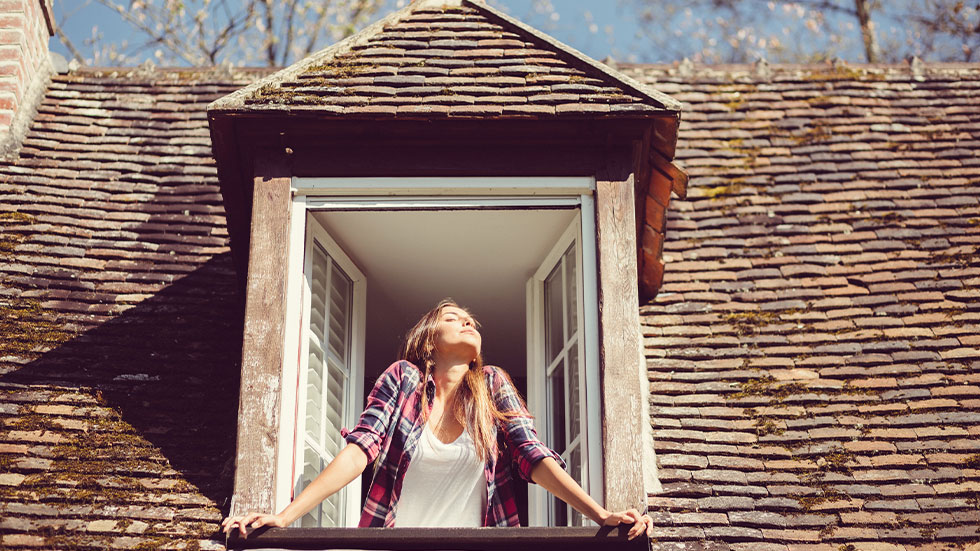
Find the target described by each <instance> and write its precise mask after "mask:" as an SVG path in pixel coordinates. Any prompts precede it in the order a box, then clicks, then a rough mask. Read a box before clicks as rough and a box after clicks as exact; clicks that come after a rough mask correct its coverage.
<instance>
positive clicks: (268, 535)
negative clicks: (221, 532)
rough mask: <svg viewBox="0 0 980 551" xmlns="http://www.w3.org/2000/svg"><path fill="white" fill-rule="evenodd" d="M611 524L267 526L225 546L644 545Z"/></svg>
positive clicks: (471, 550) (577, 549)
mask: <svg viewBox="0 0 980 551" xmlns="http://www.w3.org/2000/svg"><path fill="white" fill-rule="evenodd" d="M627 529H628V527H617V528H606V527H602V528H589V527H578V528H272V529H268V530H264V531H263V530H259V531H256V532H255V533H253V534H250V535H249V536H248V538H247V539H242V538H240V537H239V536H238V534H237V533H233V535H232V537H231V538H229V540H228V542H227V545H228V548H229V549H379V550H380V549H390V550H392V551H403V550H404V551H408V550H419V551H422V550H427V551H429V550H431V551H436V550H440V549H456V550H459V551H497V550H500V551H515V550H519V549H534V550H535V551H585V550H589V551H592V550H597V551H598V550H603V551H604V550H611V551H615V550H623V551H626V550H631V551H641V550H643V551H645V550H649V549H650V540H649V539H648V538H647V537H646V535H645V534H644V535H642V536H640V537H638V538H636V539H635V540H632V541H629V540H627V539H626V533H627Z"/></svg>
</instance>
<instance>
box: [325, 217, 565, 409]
mask: <svg viewBox="0 0 980 551" xmlns="http://www.w3.org/2000/svg"><path fill="white" fill-rule="evenodd" d="M576 212H577V209H571V208H568V209H521V210H515V209H510V210H489V209H484V210H459V209H454V210H427V211H418V210H414V211H407V210H401V211H391V210H388V211H363V210H362V211H319V212H317V213H316V214H315V216H316V218H317V220H318V221H319V222H320V223H321V224H322V225H323V226H324V228H325V229H326V230H327V232H328V233H329V234H330V235H331V236H332V237H333V238H334V240H335V241H337V243H338V244H339V245H340V246H341V248H342V249H344V251H345V252H346V253H347V254H348V256H349V257H350V258H351V260H352V261H353V262H354V263H355V264H356V265H357V266H358V268H359V269H361V271H362V272H364V274H365V277H366V278H367V309H368V316H367V342H366V346H367V349H366V354H365V357H366V364H365V391H366V392H368V391H370V388H371V386H372V385H373V383H374V381H375V379H376V378H377V376H378V375H380V373H381V372H382V371H383V370H384V369H385V368H386V367H387V366H388V365H390V363H391V362H392V361H394V360H395V359H397V352H398V347H399V345H400V343H401V340H402V338H403V336H404V334H405V333H406V332H407V331H408V330H409V328H411V326H412V325H413V324H414V323H415V322H416V321H417V320H418V319H419V318H420V317H421V316H422V315H423V314H424V313H425V312H426V311H428V310H429V309H430V308H432V307H433V306H434V305H435V304H436V303H438V302H439V300H441V299H443V298H446V297H452V298H454V299H455V300H456V301H458V302H459V303H460V304H461V305H462V306H464V307H467V308H469V309H470V310H471V312H472V313H473V315H474V317H475V318H476V319H477V320H478V321H479V322H480V323H481V328H480V332H481V334H482V336H483V352H484V360H485V361H486V363H491V364H495V365H499V366H501V367H503V368H504V369H505V370H507V372H508V373H510V375H511V377H513V378H514V380H515V384H517V386H518V388H519V389H520V390H521V391H522V392H524V391H525V390H526V384H525V381H526V371H527V370H526V354H527V353H526V336H525V335H526V329H525V325H526V320H525V317H526V305H525V296H524V295H525V286H526V282H527V280H528V279H529V278H530V277H531V276H532V275H533V274H534V272H535V271H536V270H537V269H538V267H539V265H540V263H541V261H542V260H544V257H545V256H546V255H547V254H548V252H549V251H550V250H551V248H552V246H553V245H554V244H555V242H556V241H557V240H558V238H559V237H560V236H561V234H562V233H563V232H564V231H565V229H566V228H567V227H568V224H569V223H571V221H572V220H573V219H574V217H575V214H576Z"/></svg>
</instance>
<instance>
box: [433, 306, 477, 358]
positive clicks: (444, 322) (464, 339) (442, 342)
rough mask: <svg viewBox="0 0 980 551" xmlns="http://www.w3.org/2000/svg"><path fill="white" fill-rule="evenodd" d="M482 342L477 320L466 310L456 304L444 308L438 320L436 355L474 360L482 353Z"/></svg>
mask: <svg viewBox="0 0 980 551" xmlns="http://www.w3.org/2000/svg"><path fill="white" fill-rule="evenodd" d="M482 344H483V341H482V337H481V336H480V332H479V331H477V329H476V321H475V320H474V319H473V317H472V316H470V315H469V313H467V312H466V310H463V309H462V308H457V307H455V306H446V307H445V308H443V309H442V312H440V313H439V321H438V322H436V332H435V347H436V355H439V356H443V357H447V356H456V357H459V358H463V359H468V360H469V361H473V360H475V359H476V358H477V356H479V355H480V347H481V345H482Z"/></svg>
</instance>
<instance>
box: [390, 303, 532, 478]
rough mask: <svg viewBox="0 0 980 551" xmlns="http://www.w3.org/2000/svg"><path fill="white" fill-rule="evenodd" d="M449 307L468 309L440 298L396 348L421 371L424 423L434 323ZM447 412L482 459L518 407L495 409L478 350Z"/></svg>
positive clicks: (494, 450) (492, 449)
mask: <svg viewBox="0 0 980 551" xmlns="http://www.w3.org/2000/svg"><path fill="white" fill-rule="evenodd" d="M449 307H453V308H459V309H460V310H463V311H464V312H466V313H467V314H469V311H467V310H466V309H465V308H463V307H461V306H460V305H458V304H456V302H455V301H454V300H452V299H449V298H447V299H443V300H442V301H440V302H439V304H437V305H436V307H435V308H433V309H432V310H429V311H428V312H427V313H426V314H425V315H424V316H422V319H420V320H419V321H418V322H417V323H416V324H415V325H414V326H413V327H412V328H411V329H410V330H409V331H408V333H407V334H406V335H405V341H404V343H403V344H402V348H401V351H400V352H399V358H400V359H402V360H407V361H409V362H411V363H412V364H413V365H415V367H417V368H418V369H419V371H421V374H422V385H423V389H422V422H423V423H424V422H425V421H426V420H427V419H428V415H429V393H428V392H426V391H425V388H424V385H425V382H426V381H427V380H428V377H429V375H431V374H432V370H433V368H434V367H435V359H434V357H435V351H436V346H435V336H436V325H437V324H438V323H439V318H440V316H441V315H442V311H443V310H444V309H446V308H449ZM474 323H475V321H474ZM505 376H506V375H505ZM446 412H448V413H450V414H451V415H452V416H453V418H454V419H455V420H456V421H457V422H459V424H461V425H463V426H464V427H466V430H467V431H469V433H470V436H471V437H472V438H473V442H474V443H475V444H476V452H477V455H479V456H480V457H481V458H483V460H484V461H486V459H487V458H488V457H490V456H491V455H492V454H496V453H497V423H498V422H500V421H506V420H508V419H510V418H512V417H514V416H516V415H519V414H520V412H517V411H506V412H504V411H500V410H499V409H497V404H496V403H494V400H493V397H492V396H491V395H490V391H489V389H488V388H487V380H486V374H484V372H483V355H482V354H477V356H476V358H475V359H473V361H471V362H470V366H469V369H468V370H467V371H466V375H465V376H463V380H462V381H461V382H460V384H459V386H458V387H457V388H456V392H455V393H454V395H453V398H452V402H451V403H449V404H446Z"/></svg>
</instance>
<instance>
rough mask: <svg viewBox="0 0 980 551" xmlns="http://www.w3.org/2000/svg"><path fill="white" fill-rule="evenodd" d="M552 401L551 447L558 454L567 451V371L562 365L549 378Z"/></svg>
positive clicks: (549, 409) (550, 409) (550, 411)
mask: <svg viewBox="0 0 980 551" xmlns="http://www.w3.org/2000/svg"><path fill="white" fill-rule="evenodd" d="M548 384H549V386H550V390H551V392H550V393H549V394H550V396H549V399H550V401H551V403H550V406H551V407H549V408H548V411H549V413H550V414H551V447H552V448H553V449H554V450H555V451H557V452H558V453H562V452H564V451H565V369H564V366H562V365H561V364H559V365H558V367H557V368H556V369H555V371H554V372H553V373H552V374H551V376H550V377H548Z"/></svg>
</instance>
